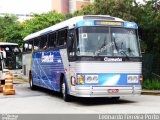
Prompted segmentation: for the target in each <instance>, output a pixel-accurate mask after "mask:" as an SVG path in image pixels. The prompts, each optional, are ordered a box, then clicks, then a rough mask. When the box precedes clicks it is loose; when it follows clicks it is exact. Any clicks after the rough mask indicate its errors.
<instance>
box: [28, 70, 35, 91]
mask: <svg viewBox="0 0 160 120" xmlns="http://www.w3.org/2000/svg"><path fill="white" fill-rule="evenodd" d="M30 77H31V78H30V81H29V85H30V88H31V90H36V86H35V85H33V79H32V74H31V73H30Z"/></svg>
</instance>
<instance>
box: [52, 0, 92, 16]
mask: <svg viewBox="0 0 160 120" xmlns="http://www.w3.org/2000/svg"><path fill="white" fill-rule="evenodd" d="M51 1H52V3H51V4H52V10H56V11H58V12H60V13H65V14H66V13H69V12H70V13H73V12H75V11H76V10H81V9H82V6H87V5H90V4H91V3H92V2H93V1H94V0H88V1H87V0H51Z"/></svg>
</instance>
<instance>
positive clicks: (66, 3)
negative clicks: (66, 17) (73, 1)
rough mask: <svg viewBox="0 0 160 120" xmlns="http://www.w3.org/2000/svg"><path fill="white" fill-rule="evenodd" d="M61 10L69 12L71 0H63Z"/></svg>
mask: <svg viewBox="0 0 160 120" xmlns="http://www.w3.org/2000/svg"><path fill="white" fill-rule="evenodd" d="M61 5H62V8H61V11H62V13H65V14H66V13H68V12H69V0H61Z"/></svg>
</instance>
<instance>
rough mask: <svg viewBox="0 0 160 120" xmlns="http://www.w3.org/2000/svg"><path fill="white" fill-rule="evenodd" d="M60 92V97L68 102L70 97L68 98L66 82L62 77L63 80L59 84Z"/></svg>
mask: <svg viewBox="0 0 160 120" xmlns="http://www.w3.org/2000/svg"><path fill="white" fill-rule="evenodd" d="M61 92H62V97H63V100H64V101H65V102H70V100H71V98H70V95H68V94H67V92H68V91H67V85H66V82H65V80H64V78H63V82H62V84H61Z"/></svg>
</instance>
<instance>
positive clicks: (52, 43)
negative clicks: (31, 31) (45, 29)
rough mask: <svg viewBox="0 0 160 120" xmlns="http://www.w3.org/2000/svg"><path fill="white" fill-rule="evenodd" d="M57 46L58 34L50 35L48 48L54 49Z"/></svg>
mask: <svg viewBox="0 0 160 120" xmlns="http://www.w3.org/2000/svg"><path fill="white" fill-rule="evenodd" d="M55 46H56V32H54V33H50V34H49V38H48V47H49V48H53V47H55Z"/></svg>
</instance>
